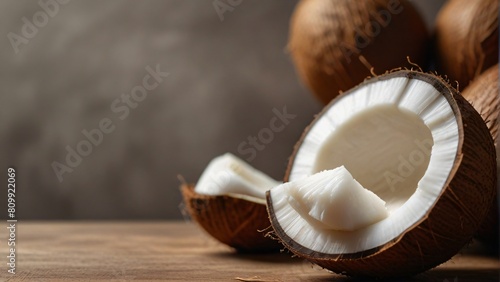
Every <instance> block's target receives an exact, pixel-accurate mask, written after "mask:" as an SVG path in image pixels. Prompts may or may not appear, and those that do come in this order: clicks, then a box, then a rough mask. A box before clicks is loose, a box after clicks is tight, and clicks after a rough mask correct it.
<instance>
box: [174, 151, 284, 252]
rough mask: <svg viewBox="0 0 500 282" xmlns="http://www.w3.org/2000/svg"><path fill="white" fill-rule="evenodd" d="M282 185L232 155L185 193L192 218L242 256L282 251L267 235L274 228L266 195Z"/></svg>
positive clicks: (215, 162)
mask: <svg viewBox="0 0 500 282" xmlns="http://www.w3.org/2000/svg"><path fill="white" fill-rule="evenodd" d="M278 184H280V182H278V181H275V180H274V179H272V178H270V177H269V176H267V175H265V174H264V173H262V172H260V171H258V170H256V169H254V168H253V167H251V166H250V165H248V164H246V163H245V162H244V161H242V160H240V159H238V158H237V157H235V156H234V155H231V154H229V153H228V154H225V155H223V156H220V157H217V158H215V159H214V160H212V161H211V162H210V164H209V165H208V167H207V168H206V169H205V171H204V172H203V174H202V176H201V177H200V180H199V181H198V183H197V184H196V186H194V185H188V184H184V185H182V187H181V191H182V195H183V197H184V202H185V205H186V208H187V211H188V212H189V214H190V216H191V218H192V219H194V221H196V222H197V223H198V224H199V225H200V226H201V227H202V228H203V229H204V230H205V231H206V232H207V233H208V234H210V235H211V236H212V237H214V238H215V239H217V240H218V241H220V242H222V243H224V244H226V245H229V246H231V247H233V248H235V249H237V250H238V251H240V252H267V251H273V250H278V249H279V248H280V247H281V245H280V244H279V243H278V242H277V241H275V240H272V239H270V238H266V237H265V235H266V233H265V232H263V231H264V230H266V229H268V228H269V227H270V223H269V218H268V215H267V212H266V206H265V202H266V201H265V191H266V190H269V189H271V188H272V187H274V186H277V185H278Z"/></svg>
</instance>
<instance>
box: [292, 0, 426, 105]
mask: <svg viewBox="0 0 500 282" xmlns="http://www.w3.org/2000/svg"><path fill="white" fill-rule="evenodd" d="M427 43H428V33H427V30H426V27H425V24H424V21H423V19H422V18H421V16H420V15H419V14H418V12H417V11H416V10H415V8H414V7H413V6H412V4H411V3H409V2H408V1H406V0H370V1H352V0H302V1H300V2H299V3H298V5H297V7H296V9H295V12H294V14H293V16H292V19H291V23H290V38H289V43H288V49H289V51H290V52H291V55H292V58H293V61H294V63H295V67H296V69H297V72H298V74H299V76H300V77H301V78H302V80H303V81H304V83H305V84H306V85H307V86H308V87H309V88H310V89H311V90H312V92H313V93H314V94H315V96H316V97H317V98H318V99H319V100H321V101H322V102H323V103H324V104H327V103H328V102H329V101H330V100H332V99H333V98H334V97H336V96H337V95H338V94H339V91H346V90H348V89H350V88H352V87H354V86H355V85H357V84H359V83H360V82H362V81H363V80H364V79H365V78H366V77H367V76H369V75H370V74H371V72H370V68H371V67H373V68H374V71H375V72H377V73H382V72H385V71H386V70H390V69H394V68H398V67H403V66H409V64H408V61H407V57H410V59H411V61H412V62H415V63H417V64H419V65H421V66H423V65H425V57H426V52H427Z"/></svg>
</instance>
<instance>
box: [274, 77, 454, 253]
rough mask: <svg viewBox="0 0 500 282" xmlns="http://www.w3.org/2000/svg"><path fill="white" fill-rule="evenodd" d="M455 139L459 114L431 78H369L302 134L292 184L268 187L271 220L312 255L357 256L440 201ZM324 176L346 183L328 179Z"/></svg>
mask: <svg viewBox="0 0 500 282" xmlns="http://www.w3.org/2000/svg"><path fill="white" fill-rule="evenodd" d="M458 145H459V131H458V124H457V119H456V117H455V115H454V113H453V110H452V108H451V106H450V105H449V104H448V102H447V100H446V98H445V97H444V96H442V95H441V94H440V93H439V91H438V90H436V89H435V88H434V87H433V86H432V85H431V84H430V83H428V82H425V81H422V80H418V79H412V78H406V77H397V78H391V79H387V80H382V81H376V82H373V83H369V84H364V85H363V86H361V87H358V88H356V89H355V90H354V91H353V92H351V93H350V94H349V95H344V96H342V97H341V98H339V99H338V100H337V101H336V102H334V104H332V105H331V106H330V107H329V108H328V109H327V110H326V111H325V112H324V113H323V114H322V115H321V117H320V118H318V119H317V120H316V122H315V123H314V124H313V125H312V126H311V128H310V129H309V131H308V133H307V134H306V135H305V137H303V140H302V144H301V145H300V147H299V149H298V150H297V152H296V155H295V156H294V158H293V162H292V164H291V170H290V174H289V179H288V180H289V181H290V182H289V183H285V184H282V185H280V186H278V187H276V188H274V189H272V190H271V191H270V198H271V200H272V209H273V212H274V217H275V218H276V220H277V221H278V223H279V225H280V227H281V229H282V230H283V232H284V233H286V235H287V236H288V237H289V238H290V239H291V240H293V241H294V242H295V243H298V244H300V245H302V246H303V247H306V248H308V249H310V250H312V251H315V252H320V253H326V254H353V253H358V252H363V251H366V250H371V249H374V248H377V247H380V246H383V245H385V244H386V243H389V242H391V241H392V242H395V241H397V240H398V238H400V237H401V236H402V235H403V234H404V233H405V231H406V230H409V229H411V228H412V227H413V226H415V225H416V224H418V223H419V222H421V221H423V220H425V219H426V216H427V214H428V213H429V211H430V209H432V207H433V206H434V204H435V203H436V202H437V200H438V199H439V197H440V195H441V193H442V192H443V189H445V185H446V182H447V180H448V176H449V174H450V172H451V170H452V168H453V165H454V162H455V158H456V156H457V150H458ZM336 168H338V169H337V170H333V171H328V172H321V171H324V170H332V169H336ZM339 169H340V170H342V171H341V172H338V170H339ZM335 171H337V172H335ZM347 171H348V172H347ZM318 172H321V173H319V174H320V175H321V174H325V175H324V177H323V178H328V177H332V182H333V181H347V183H348V184H346V185H344V184H335V183H332V182H328V181H326V182H325V180H324V179H322V177H318V174H317V173H318ZM346 172H347V173H346ZM349 172H350V173H349ZM315 174H316V175H315ZM328 174H329V175H328ZM351 174H352V176H351ZM335 177H337V180H334V179H333V178H335ZM349 177H351V178H353V179H352V180H351V179H349ZM353 181H357V182H359V186H357V185H355V184H356V183H354V184H353V183H352V182H353ZM321 183H322V184H321ZM349 183H350V184H349ZM342 185H344V186H345V187H342ZM314 186H316V188H314ZM361 186H362V187H361ZM339 187H340V188H339ZM349 187H351V188H352V192H351V194H352V197H348V194H346V189H348V188H349ZM364 188H366V189H367V190H369V191H371V192H373V193H370V192H369V191H367V190H366V189H364ZM301 189H302V191H301ZM315 189H316V190H317V191H318V192H314V190H315ZM325 189H326V190H325ZM327 189H332V191H333V190H339V191H340V192H339V193H337V192H335V191H333V192H328V190H327ZM375 195H376V196H375ZM315 197H316V199H314V198H315ZM359 198H360V199H359ZM384 202H385V206H384ZM328 203H331V204H332V205H333V204H340V205H341V206H340V208H335V207H331V206H328ZM314 205H317V206H316V207H315V206H314ZM381 207H382V208H383V209H381ZM322 211H323V212H324V215H323V216H322V215H321V212H322ZM384 213H387V214H384ZM349 222H351V225H349Z"/></svg>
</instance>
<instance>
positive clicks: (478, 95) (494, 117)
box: [462, 64, 500, 244]
mask: <svg viewBox="0 0 500 282" xmlns="http://www.w3.org/2000/svg"><path fill="white" fill-rule="evenodd" d="M499 93H500V89H499V87H498V64H497V65H494V66H493V67H491V68H489V69H488V70H486V71H485V72H484V73H483V74H481V75H480V76H479V77H477V78H476V79H475V80H474V81H472V83H471V84H470V85H469V86H468V87H467V88H465V89H464V91H463V92H462V96H463V97H464V98H465V99H467V100H468V101H469V102H470V103H471V104H472V106H474V108H475V109H476V110H477V111H478V112H479V113H480V114H481V117H483V120H484V121H485V122H486V125H487V126H488V129H489V130H490V133H491V136H492V137H493V141H494V143H495V147H496V150H497V156H498V155H499V150H500V149H499V146H498V134H499V132H498V123H499V122H500V96H499ZM498 168H500V158H498V157H497V169H498ZM497 175H500V170H497ZM498 223H499V218H498V202H497V201H494V204H493V207H492V209H491V212H490V213H489V215H488V217H487V218H486V220H485V221H484V223H483V225H482V226H481V229H480V230H479V232H478V238H479V239H481V240H483V241H485V242H492V243H493V242H496V243H497V244H498V240H499V238H498V237H499V233H498V232H499V226H498Z"/></svg>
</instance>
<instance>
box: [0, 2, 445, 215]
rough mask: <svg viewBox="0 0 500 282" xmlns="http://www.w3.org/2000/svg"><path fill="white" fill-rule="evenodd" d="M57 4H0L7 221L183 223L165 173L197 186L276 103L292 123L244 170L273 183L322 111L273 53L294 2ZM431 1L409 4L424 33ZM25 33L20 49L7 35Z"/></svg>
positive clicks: (263, 123) (434, 6) (280, 50)
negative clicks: (98, 138) (70, 158)
mask: <svg viewBox="0 0 500 282" xmlns="http://www.w3.org/2000/svg"><path fill="white" fill-rule="evenodd" d="M55 1H56V0H52V1H51V0H42V1H41V2H43V3H58V4H57V7H56V6H52V7H51V9H52V11H54V13H53V14H52V15H49V16H47V14H46V16H45V17H46V18H44V16H43V15H42V14H41V11H42V12H43V11H44V9H43V8H42V7H41V6H40V4H39V3H38V1H29V0H24V1H19V0H18V1H1V2H0V14H1V16H0V17H1V18H2V25H0V30H1V32H0V34H2V36H3V37H2V40H1V45H0V48H1V53H0V54H1V58H2V59H1V63H2V64H1V65H0V85H1V86H0V87H1V89H2V93H1V96H0V107H1V115H2V116H1V121H0V134H1V139H0V146H1V159H0V163H1V167H2V169H3V170H4V171H5V173H2V181H3V183H6V175H5V174H6V169H7V167H9V166H14V167H15V168H16V170H17V201H18V202H17V206H18V217H19V218H21V219H159V218H161V219H174V218H181V217H182V215H181V212H180V211H179V204H180V203H181V196H180V193H179V189H178V187H179V180H178V179H177V175H178V174H182V175H183V176H184V177H185V178H186V180H188V181H189V182H196V181H197V179H198V177H199V175H200V174H201V172H202V171H203V169H204V168H205V166H206V165H207V164H208V162H209V161H210V160H211V159H212V158H214V157H216V156H218V155H220V154H223V153H225V152H232V153H234V154H235V155H236V156H239V157H241V158H244V159H245V158H247V157H249V155H241V154H240V153H239V152H238V146H239V145H240V144H241V143H242V142H244V141H246V140H247V138H248V136H255V135H257V134H258V132H259V130H261V129H262V128H266V127H268V125H269V121H270V120H271V118H272V117H273V116H274V113H273V108H276V109H278V110H280V111H281V110H282V109H283V107H285V106H286V108H287V112H288V113H290V114H294V115H296V118H295V119H293V120H291V121H290V123H289V124H288V125H287V126H286V127H285V129H284V130H283V131H282V132H279V133H276V134H275V135H274V139H273V140H272V142H270V143H269V144H267V145H265V148H264V149H262V150H261V151H258V152H257V154H256V156H255V158H254V159H253V160H251V161H250V164H251V165H252V166H254V167H256V168H258V169H260V170H262V171H264V172H266V173H268V174H270V175H271V176H272V177H274V178H276V179H281V178H282V177H283V175H284V170H285V164H286V161H287V158H288V156H289V155H290V153H291V152H292V147H293V144H294V143H295V142H296V141H297V139H298V138H299V136H300V134H301V132H302V131H303V129H304V127H305V126H306V125H307V124H308V123H309V122H310V121H311V120H312V118H313V115H314V114H315V113H317V112H318V111H319V110H320V109H321V106H320V104H319V103H318V102H317V101H316V100H314V98H313V97H312V95H310V94H309V93H308V90H306V89H305V87H303V86H301V84H300V83H299V82H298V80H297V78H296V74H295V71H294V69H293V66H292V63H291V60H290V58H289V56H288V54H287V53H286V50H285V47H286V42H287V37H288V22H289V18H290V16H291V14H292V11H293V8H294V6H295V3H296V1H250V0H244V1H242V2H241V4H240V5H237V6H235V7H232V10H228V11H226V12H225V13H223V14H222V15H220V13H218V12H217V10H216V9H215V8H214V2H217V1H196V0H172V1H154V0H151V1H132V0H130V1H116V0H107V1H97V0H85V1H82V0H73V1H68V3H63V2H66V1H62V0H60V2H61V3H59V2H55ZM220 2H222V3H225V4H230V3H229V2H227V1H225V0H220V1H219V2H218V3H220ZM235 2H238V1H232V3H235ZM443 2H444V0H439V1H436V0H422V1H414V3H415V4H416V6H417V7H418V8H419V9H420V10H421V12H422V13H423V14H424V15H425V18H426V20H427V22H428V25H429V27H431V26H432V24H433V19H434V17H435V14H436V12H437V10H438V8H439V6H441V4H442V3H443ZM56 8H57V9H56ZM26 20H27V21H29V22H31V23H32V24H33V21H37V23H38V24H39V25H40V26H41V27H40V28H37V27H36V26H35V28H36V29H37V30H36V31H34V30H29V28H28V27H24V26H26V25H29V24H26ZM23 27H24V29H25V30H24V32H27V33H26V34H28V35H29V37H31V38H28V37H23V38H21V39H20V38H19V37H16V35H17V36H22V35H23ZM13 34H15V35H13ZM12 42H14V43H12ZM148 66H149V67H151V68H152V69H155V68H157V67H159V69H160V70H161V71H162V72H168V73H169V76H168V77H165V78H164V79H163V81H161V83H159V85H158V86H157V87H155V88H154V89H152V90H150V91H148V92H147V95H146V96H145V98H144V100H142V101H140V102H137V105H136V107H135V108H132V107H128V109H129V114H128V115H127V116H125V110H124V109H123V108H122V110H123V111H120V112H118V111H117V109H116V108H115V110H113V109H112V108H111V106H112V104H113V103H115V100H116V99H121V97H122V95H129V94H130V93H131V92H132V91H133V89H134V87H136V86H138V85H139V86H140V85H142V83H143V82H142V81H143V78H144V77H145V76H146V75H147V74H148V71H147V70H146V67H148ZM153 82H154V81H153V80H151V83H153ZM116 103H118V104H116V105H115V106H117V105H120V106H124V105H126V104H125V102H122V101H120V100H118V102H116ZM104 118H109V120H111V122H112V125H113V126H114V131H113V132H111V133H109V134H104V135H103V139H102V142H101V143H100V144H99V145H97V146H93V148H92V152H91V153H90V154H89V155H88V156H83V157H82V159H81V161H80V163H79V165H77V166H76V167H74V168H71V169H72V171H71V172H65V173H63V174H62V181H59V179H58V177H57V175H56V173H55V172H54V169H53V167H52V165H53V163H54V162H58V163H60V164H63V165H67V163H66V160H65V158H66V155H67V154H68V149H67V146H69V147H70V148H72V149H74V150H76V147H77V145H78V144H79V143H81V142H82V140H87V137H85V136H84V135H83V133H82V130H87V131H91V130H92V129H96V128H98V127H99V123H100V121H101V120H103V119H104ZM121 118H123V119H121ZM68 168H70V167H69V166H68ZM4 194H6V193H1V202H2V203H5V202H6V195H4ZM0 214H1V216H2V217H5V214H4V212H2V213H0Z"/></svg>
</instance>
